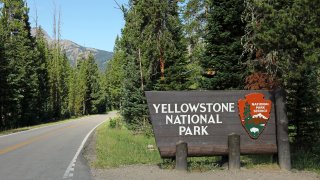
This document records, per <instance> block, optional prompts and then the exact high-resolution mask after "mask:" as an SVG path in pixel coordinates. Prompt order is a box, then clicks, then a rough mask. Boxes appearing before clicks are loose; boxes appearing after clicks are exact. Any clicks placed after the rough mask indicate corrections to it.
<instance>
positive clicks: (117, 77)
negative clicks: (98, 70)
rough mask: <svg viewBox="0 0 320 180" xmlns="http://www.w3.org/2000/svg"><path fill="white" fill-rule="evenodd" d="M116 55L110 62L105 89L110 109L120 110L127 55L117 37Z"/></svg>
mask: <svg viewBox="0 0 320 180" xmlns="http://www.w3.org/2000/svg"><path fill="white" fill-rule="evenodd" d="M113 52H114V55H113V58H112V59H111V61H109V62H108V64H107V66H106V71H105V78H106V79H105V81H106V84H105V89H106V92H107V95H106V96H107V97H106V98H107V99H108V102H109V104H108V106H109V109H110V110H111V109H120V106H121V96H122V88H123V80H124V79H125V76H124V75H125V72H124V63H125V61H124V60H125V54H124V51H123V50H122V49H121V47H120V38H119V37H117V39H116V42H115V48H114V51H113Z"/></svg>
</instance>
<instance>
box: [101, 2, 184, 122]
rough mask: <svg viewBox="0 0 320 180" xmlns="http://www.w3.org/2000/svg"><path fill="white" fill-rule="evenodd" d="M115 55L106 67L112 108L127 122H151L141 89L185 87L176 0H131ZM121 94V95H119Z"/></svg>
mask: <svg viewBox="0 0 320 180" xmlns="http://www.w3.org/2000/svg"><path fill="white" fill-rule="evenodd" d="M129 4H130V6H129V9H127V10H125V21H126V24H125V27H124V29H123V30H122V36H121V39H118V40H117V42H116V48H115V57H114V59H113V60H112V61H111V62H110V63H109V64H108V67H107V71H106V76H107V77H106V81H107V83H106V84H107V88H106V89H107V92H108V93H107V99H108V100H110V101H111V103H109V106H110V108H118V107H120V108H121V114H122V115H123V117H124V120H125V121H126V122H128V123H133V124H136V125H142V126H144V125H145V124H147V123H149V120H148V114H147V105H146V100H145V95H144V91H145V90H183V89H186V88H188V87H189V84H188V72H187V71H188V67H187V64H186V45H185V43H184V37H183V34H182V24H181V22H180V19H179V14H178V5H177V2H174V1H160V0H151V1H131V2H130V3H129ZM120 97H121V98H120Z"/></svg>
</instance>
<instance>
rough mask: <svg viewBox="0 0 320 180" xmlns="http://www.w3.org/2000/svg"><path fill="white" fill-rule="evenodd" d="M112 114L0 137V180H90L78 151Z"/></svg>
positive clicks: (113, 113) (87, 170)
mask: <svg viewBox="0 0 320 180" xmlns="http://www.w3.org/2000/svg"><path fill="white" fill-rule="evenodd" d="M115 114H116V112H111V113H109V114H108V115H93V116H88V117H83V118H81V119H78V120H74V121H69V122H66V123H63V124H58V125H53V126H48V127H43V128H39V129H35V130H30V131H25V132H21V133H16V134H12V135H8V136H0V180H20V179H21V180H27V179H30V180H31V179H32V180H38V179H39V180H51V179H53V180H57V179H76V180H78V179H80V180H81V179H84V180H87V179H91V178H92V176H91V173H90V170H89V168H88V166H87V165H86V162H85V160H84V159H83V156H82V155H81V152H80V151H81V149H82V148H81V147H82V146H83V145H84V143H85V139H86V138H87V137H88V136H89V133H90V132H92V130H93V129H94V128H95V127H96V126H98V125H99V124H101V123H102V122H104V121H105V120H107V119H108V118H110V117H114V116H115Z"/></svg>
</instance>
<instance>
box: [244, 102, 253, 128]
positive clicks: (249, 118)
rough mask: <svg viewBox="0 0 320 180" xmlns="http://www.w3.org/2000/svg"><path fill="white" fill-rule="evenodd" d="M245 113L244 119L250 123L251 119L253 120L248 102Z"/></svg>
mask: <svg viewBox="0 0 320 180" xmlns="http://www.w3.org/2000/svg"><path fill="white" fill-rule="evenodd" d="M243 114H244V121H245V122H246V123H248V122H249V121H250V120H252V116H251V110H250V105H249V103H247V102H246V104H245V107H244V113H243Z"/></svg>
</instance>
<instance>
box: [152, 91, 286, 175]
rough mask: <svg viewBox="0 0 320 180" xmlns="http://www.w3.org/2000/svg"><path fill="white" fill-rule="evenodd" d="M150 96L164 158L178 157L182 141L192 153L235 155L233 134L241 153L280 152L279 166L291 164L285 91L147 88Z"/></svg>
mask: <svg viewBox="0 0 320 180" xmlns="http://www.w3.org/2000/svg"><path fill="white" fill-rule="evenodd" d="M146 97H147V102H148V108H149V112H150V116H151V121H152V126H153V130H154V134H155V139H156V143H157V146H158V149H159V152H160V155H161V157H163V158H167V157H176V155H177V153H178V152H177V147H178V145H177V143H178V142H184V143H185V144H186V145H185V146H186V148H185V149H186V151H185V150H183V152H186V153H187V156H189V157H191V156H212V155H229V156H230V149H229V146H230V141H233V140H234V138H232V137H231V139H230V137H229V135H230V134H232V133H233V134H235V135H238V137H239V138H238V139H239V150H238V151H239V156H240V154H242V155H245V154H276V153H278V156H279V158H278V159H279V165H280V167H281V168H282V169H287V170H289V169H290V168H291V162H290V149H289V141H288V131H287V129H288V127H287V125H288V119H287V116H286V112H285V106H284V102H283V96H282V92H281V91H275V92H274V91H148V92H146ZM235 139H237V138H235ZM228 142H229V143H228ZM236 146H237V143H236V144H235V147H233V149H234V151H235V152H236V151H237V147H236ZM231 154H234V153H231ZM179 157H180V156H179ZM181 157H183V156H181ZM239 158H240V157H239ZM182 159H183V158H182ZM235 162H236V163H238V160H236V161H235ZM177 163H178V162H177ZM239 163H240V160H239ZM181 167H183V166H181ZM239 167H240V166H239ZM232 168H238V166H237V165H235V166H234V167H232Z"/></svg>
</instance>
